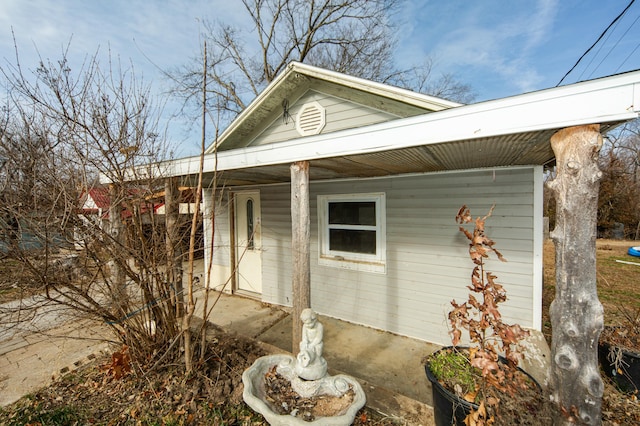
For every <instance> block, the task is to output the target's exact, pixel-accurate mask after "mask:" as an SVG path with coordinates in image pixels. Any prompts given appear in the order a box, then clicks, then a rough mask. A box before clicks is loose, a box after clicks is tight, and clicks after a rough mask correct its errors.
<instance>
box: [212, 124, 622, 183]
mask: <svg viewBox="0 0 640 426" xmlns="http://www.w3.org/2000/svg"><path fill="white" fill-rule="evenodd" d="M615 125H616V124H615V123H609V124H607V125H606V126H602V130H603V132H604V131H607V130H608V129H610V128H612V127H614V126H615ZM557 130H558V129H547V130H541V131H535V132H526V133H517V134H510V135H501V136H496V137H487V138H481V139H467V140H461V141H455V142H447V143H440V144H433V145H423V146H417V147H409V148H402V149H395V150H387V151H381V152H373V153H366V154H353V155H342V156H337V157H332V158H321V159H316V160H310V161H309V164H310V167H309V179H310V180H329V179H345V178H367V177H380V176H390V175H396V174H406V173H428V172H439V171H446V170H463V169H476V168H488V167H506V166H520V165H547V164H552V163H553V162H554V154H553V150H552V149H551V144H550V142H549V141H550V138H551V136H552V135H553V134H554V133H555V132H556V131H557ZM289 167H290V163H286V164H277V165H267V166H258V167H253V168H251V169H237V170H225V171H223V172H219V175H218V181H219V182H220V183H222V182H224V185H226V186H244V185H256V184H273V183H288V182H290V180H291V173H290V170H289Z"/></svg>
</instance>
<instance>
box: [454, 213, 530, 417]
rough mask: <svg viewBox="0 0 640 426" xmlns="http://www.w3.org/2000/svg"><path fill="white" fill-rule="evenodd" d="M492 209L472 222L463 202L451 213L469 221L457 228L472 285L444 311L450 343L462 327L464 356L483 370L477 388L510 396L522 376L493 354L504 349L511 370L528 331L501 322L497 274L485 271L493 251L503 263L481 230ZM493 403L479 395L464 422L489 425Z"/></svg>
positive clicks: (501, 298)
mask: <svg viewBox="0 0 640 426" xmlns="http://www.w3.org/2000/svg"><path fill="white" fill-rule="evenodd" d="M494 207H495V206H492V207H491V209H490V210H489V212H488V213H487V214H486V215H485V216H484V217H478V218H476V219H475V220H474V219H473V218H472V216H471V211H470V210H469V208H468V207H467V206H466V205H465V206H462V207H461V208H460V210H459V211H458V214H457V215H456V223H458V224H460V225H464V224H468V223H474V228H473V230H472V231H469V230H467V229H466V228H464V227H462V226H460V228H459V229H460V232H462V233H463V234H464V235H465V236H466V237H467V239H468V240H469V257H470V258H471V261H472V262H473V263H474V264H475V267H474V268H473V270H472V273H471V285H470V286H468V288H469V290H470V291H471V292H472V293H470V294H469V297H468V300H467V301H465V302H463V303H460V304H459V303H456V301H455V300H453V301H451V306H452V307H453V309H452V310H451V311H450V312H449V316H448V318H449V323H450V325H451V334H452V342H453V344H454V345H458V344H459V343H460V341H461V339H462V330H467V332H468V333H469V339H470V341H471V343H472V345H473V346H472V347H471V348H470V349H469V360H470V363H471V365H472V366H473V367H475V368H478V369H479V370H480V371H481V372H482V380H483V382H484V385H481V386H479V387H478V389H477V391H478V392H480V393H481V394H482V393H484V392H485V389H486V386H487V385H488V386H491V387H493V388H495V389H497V390H499V391H501V392H508V393H510V394H511V395H513V394H514V393H515V392H517V390H518V389H520V388H521V387H522V385H523V383H522V379H519V377H520V376H519V375H514V374H512V373H511V372H510V370H509V369H505V368H502V366H500V365H499V362H500V361H499V356H498V354H499V353H503V354H504V356H505V358H506V359H507V363H508V364H509V366H510V367H513V368H512V369H511V370H515V367H516V366H517V365H518V362H519V361H520V360H521V359H522V358H523V354H522V352H521V351H520V347H519V346H518V343H519V342H520V341H521V340H522V339H523V338H524V337H526V336H528V334H529V332H528V331H527V330H524V329H522V328H521V327H520V326H519V325H517V324H515V325H509V324H505V323H504V322H502V314H501V313H500V308H499V304H500V303H502V302H504V301H506V300H507V295H506V291H505V289H504V287H503V286H502V285H500V284H498V283H497V282H496V279H497V278H498V277H497V276H496V275H494V274H493V273H491V272H489V271H485V269H484V268H485V260H486V259H488V258H489V256H490V255H491V254H492V253H493V254H494V255H495V256H496V257H497V258H498V259H499V260H501V261H503V262H506V259H505V258H504V257H503V256H502V254H501V253H500V252H499V251H498V250H496V249H495V248H494V245H495V242H494V241H493V240H491V239H490V238H489V237H487V236H486V234H485V222H486V220H487V219H488V218H489V217H490V216H491V214H492V213H493V209H494ZM474 396H475V395H474ZM485 396H486V395H485ZM494 399H495V398H494ZM485 404H486V405H485ZM497 404H498V401H497V400H495V401H494V400H491V401H488V400H487V399H486V398H482V403H481V404H480V406H479V408H478V410H477V411H474V412H472V413H471V414H470V415H469V417H467V419H466V422H467V425H474V426H480V425H490V424H492V423H493V422H494V419H493V415H492V414H491V413H492V412H493V411H494V410H493V407H494V406H496V405H497Z"/></svg>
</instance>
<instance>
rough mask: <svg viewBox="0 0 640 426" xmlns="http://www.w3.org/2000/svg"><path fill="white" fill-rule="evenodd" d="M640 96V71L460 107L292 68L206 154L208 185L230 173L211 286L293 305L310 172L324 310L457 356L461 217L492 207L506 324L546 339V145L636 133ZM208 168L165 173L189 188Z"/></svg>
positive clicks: (173, 166) (207, 199) (462, 273)
mask: <svg viewBox="0 0 640 426" xmlns="http://www.w3.org/2000/svg"><path fill="white" fill-rule="evenodd" d="M638 87H640V73H638V72H635V73H628V74H623V75H618V76H613V77H608V78H604V79H599V80H594V81H588V82H583V83H578V84H574V85H570V86H564V87H558V88H553V89H549V90H544V91H539V92H534V93H528V94H523V95H520V96H514V97H510V98H505V99H498V100H494V101H488V102H482V103H478V104H474V105H465V106H463V105H459V104H456V103H453V102H449V101H445V100H442V99H437V98H433V97H430V96H426V95H421V94H418V93H413V92H410V91H407V90H402V89H398V88H395V87H390V86H387V85H383V84H379V83H375V82H371V81H367V80H363V79H359V78H354V77H350V76H346V75H343V74H340V73H336V72H331V71H327V70H323V69H319V68H315V67H311V66H308V65H303V64H299V63H292V64H290V65H289V66H288V67H287V69H286V71H284V72H283V73H282V74H281V75H279V76H278V78H277V79H276V80H275V81H273V82H272V83H271V84H270V85H269V86H268V87H267V88H266V89H265V90H264V92H262V93H261V94H260V95H259V96H258V97H257V98H256V99H255V100H254V101H253V102H252V103H251V104H250V105H249V107H248V108H247V109H246V110H245V111H244V112H242V114H240V115H239V116H238V117H237V118H236V120H235V121H233V122H232V123H231V125H230V126H229V128H227V129H226V130H225V131H224V133H222V135H221V136H220V138H219V140H218V141H217V145H215V146H212V147H210V148H209V149H208V151H207V155H206V158H205V175H206V176H205V178H206V181H208V182H211V181H212V179H211V176H212V174H213V173H214V172H215V171H216V170H217V171H218V173H219V174H218V178H217V181H218V188H217V189H214V188H209V189H207V190H205V193H204V203H205V217H210V214H211V212H212V211H213V212H214V213H215V221H214V222H212V221H209V220H205V222H204V223H205V232H204V234H205V238H209V236H210V235H211V229H210V227H211V223H215V227H216V229H215V244H214V245H213V246H214V247H213V249H214V253H213V265H212V271H213V276H212V278H211V282H210V285H211V286H213V287H217V288H222V287H221V285H222V283H225V282H226V281H227V278H228V277H229V276H231V275H233V276H232V285H231V287H230V288H229V287H228V286H227V287H226V288H225V290H226V291H233V292H237V293H242V294H245V295H250V296H253V297H256V298H259V299H260V300H263V301H265V302H269V303H274V304H280V305H291V303H292V284H291V283H292V253H291V240H292V223H291V222H292V219H291V200H292V197H296V196H297V195H298V188H295V187H292V185H291V170H290V166H291V164H293V163H296V162H302V161H304V162H308V164H309V176H310V178H309V180H310V184H309V190H310V209H309V213H310V220H311V236H310V239H311V265H310V275H311V305H312V307H313V308H314V309H315V310H316V311H318V312H320V313H322V314H325V315H329V316H332V317H336V318H340V319H343V320H347V321H352V322H355V323H359V324H365V325H368V326H371V327H375V328H378V329H382V330H388V331H391V332H394V333H398V334H402V335H407V336H411V337H414V338H419V339H424V340H428V341H432V342H436V343H446V342H448V341H450V339H449V337H448V334H447V321H446V313H447V312H448V310H449V308H450V304H449V302H450V301H451V300H452V299H454V298H455V299H456V300H458V301H460V300H463V299H466V295H467V292H468V290H467V288H466V286H467V285H468V284H469V277H470V273H471V267H472V264H471V261H470V260H469V258H468V253H467V252H468V242H467V241H466V239H465V238H464V236H462V235H461V234H460V232H459V230H458V225H457V224H456V223H455V220H454V217H455V215H456V213H457V211H458V209H459V208H460V207H461V206H462V205H463V204H466V205H468V206H470V207H471V211H472V213H473V214H474V215H475V216H482V215H484V214H485V213H487V211H488V210H489V208H490V207H491V206H492V205H495V206H496V207H495V210H494V213H493V217H491V218H490V219H489V220H488V230H487V233H488V235H489V236H490V237H491V238H492V239H494V240H495V241H496V247H497V248H498V249H499V250H500V251H501V252H502V254H503V255H504V256H505V257H506V259H507V260H508V261H507V262H506V263H501V262H493V263H491V265H490V268H491V271H493V272H494V273H495V274H496V275H497V276H498V281H499V282H500V283H501V284H503V285H504V287H505V288H506V290H507V292H508V301H507V302H506V303H505V307H504V309H503V310H502V312H503V314H504V316H505V317H506V318H505V319H506V320H507V321H508V322H518V323H520V324H521V325H523V326H526V327H530V328H534V329H540V327H541V318H542V245H543V217H542V189H543V188H542V185H543V167H544V166H545V165H552V164H553V162H554V154H553V151H552V149H551V146H550V143H549V139H550V137H551V135H553V134H554V133H555V132H556V131H557V130H559V129H561V128H565V127H568V126H574V125H582V124H592V123H599V124H601V125H602V127H601V130H602V131H603V132H604V131H607V130H609V129H610V128H612V127H613V126H616V125H618V124H620V123H622V122H624V121H627V120H631V119H633V118H636V117H637V116H638V109H639V108H640V99H639V97H640V94H639V93H638V92H640V91H639V90H638ZM216 148H217V153H215V154H214V150H215V149H216ZM198 161H199V159H198V158H196V157H193V158H186V159H180V160H175V161H171V162H167V163H164V165H163V166H164V168H163V170H166V171H167V174H168V175H172V176H192V175H194V174H196V173H197V170H198ZM214 194H215V197H214ZM213 200H216V201H215V202H214V201H213ZM214 204H215V205H214ZM211 246H212V245H211V242H210V241H209V242H207V243H206V246H205V247H206V249H207V250H209V249H211ZM204 258H205V262H207V263H208V262H209V256H208V255H205V256H204ZM205 270H206V268H205Z"/></svg>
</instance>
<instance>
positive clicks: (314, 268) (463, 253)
mask: <svg viewBox="0 0 640 426" xmlns="http://www.w3.org/2000/svg"><path fill="white" fill-rule="evenodd" d="M538 173H541V172H540V169H539V168H533V167H523V168H515V169H495V170H481V171H472V172H456V173H441V174H430V175H414V176H405V177H394V178H385V179H368V180H352V181H341V182H326V183H312V184H311V186H310V188H311V230H312V241H311V287H312V289H311V290H312V295H311V300H312V307H313V308H314V309H315V310H317V311H318V312H320V313H323V314H326V315H330V316H333V317H337V318H340V319H344V320H347V321H352V322H356V323H361V324H365V325H368V326H372V327H375V328H380V329H384V330H388V331H392V332H395V333H399V334H403V335H407V336H411V337H416V338H420V339H424V340H428V341H433V342H436V343H442V344H445V343H448V342H449V336H448V335H447V322H446V313H447V312H448V310H449V308H450V304H449V302H450V301H451V300H452V299H454V298H455V299H456V300H457V301H458V302H460V301H462V300H463V299H466V296H467V293H468V291H467V289H466V286H467V285H468V284H469V277H470V274H471V269H472V266H473V264H472V263H471V261H470V260H469V258H468V252H467V248H468V242H467V240H466V238H465V237H464V236H463V235H462V234H461V233H460V231H459V230H458V225H457V224H456V223H455V220H454V218H455V214H456V213H457V211H458V209H459V208H460V207H461V206H462V205H463V204H467V205H468V206H469V207H470V208H471V213H472V214H473V215H474V217H476V216H484V215H485V214H486V213H487V211H488V209H489V208H490V207H491V205H492V204H494V203H495V205H496V208H495V210H494V213H493V216H492V217H491V218H490V219H489V220H488V222H487V224H488V226H487V235H488V236H489V237H490V238H492V239H494V240H495V241H496V248H497V249H498V250H500V251H501V252H502V254H503V255H504V256H505V258H506V259H507V260H508V262H506V263H503V262H499V261H490V262H489V268H488V270H491V271H492V272H494V273H495V274H496V275H497V276H498V282H499V283H501V284H503V285H504V287H505V288H506V290H507V294H508V301H507V302H506V303H505V305H504V310H503V314H504V316H505V320H506V321H508V322H518V323H520V324H521V325H523V326H527V327H536V328H537V327H539V324H537V323H536V317H537V315H536V311H537V310H539V308H538V309H534V306H533V304H534V302H533V298H534V294H536V292H534V289H535V288H536V286H537V285H538V284H539V283H534V279H535V280H537V279H539V278H540V273H539V272H537V273H534V258H535V253H534V223H535V222H536V220H537V219H536V217H537V216H539V215H541V214H542V212H541V210H540V209H539V208H538V207H539V206H535V207H534V176H535V175H536V174H538ZM366 192H385V193H386V210H387V223H386V226H387V236H386V237H387V273H386V274H376V273H365V272H357V271H351V270H345V269H336V268H331V267H325V266H319V265H318V239H317V235H318V229H317V228H318V220H317V214H316V197H317V195H319V194H340V193H366ZM261 203H262V230H263V237H262V238H263V247H264V252H263V256H264V257H263V259H262V264H263V300H265V301H267V302H271V303H277V304H284V305H290V304H291V245H290V241H291V224H290V209H289V203H290V188H289V186H288V185H276V186H267V187H263V188H261ZM537 210H540V212H538V211H537ZM536 228H537V227H536Z"/></svg>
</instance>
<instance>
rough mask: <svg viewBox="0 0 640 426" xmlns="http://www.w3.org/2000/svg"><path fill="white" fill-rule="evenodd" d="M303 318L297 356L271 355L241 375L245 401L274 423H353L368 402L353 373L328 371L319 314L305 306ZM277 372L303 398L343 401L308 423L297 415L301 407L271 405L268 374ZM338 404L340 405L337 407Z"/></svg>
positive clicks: (287, 425)
mask: <svg viewBox="0 0 640 426" xmlns="http://www.w3.org/2000/svg"><path fill="white" fill-rule="evenodd" d="M300 319H301V320H302V324H303V325H302V340H301V341H300V344H299V349H300V352H299V353H298V355H297V356H296V357H295V358H294V357H293V356H291V355H283V354H281V355H268V356H263V357H261V358H258V359H257V360H256V361H255V362H254V363H253V365H252V366H251V367H250V368H248V369H247V370H246V371H245V372H244V373H243V374H242V382H243V383H244V392H243V394H242V397H243V399H244V401H245V402H246V403H247V404H248V405H249V406H250V407H251V408H253V409H254V410H255V411H257V412H259V413H260V414H262V415H263V416H264V417H265V419H266V420H267V421H268V422H269V424H271V425H284V426H291V425H318V426H327V425H345V426H346V425H350V424H351V423H352V422H353V419H354V418H355V415H356V413H357V412H358V410H359V409H360V408H362V407H363V406H364V404H365V402H366V397H365V395H364V391H363V390H362V387H361V386H360V384H359V383H358V382H357V381H356V380H355V379H354V378H353V377H350V376H346V375H343V374H340V375H337V376H330V375H328V374H327V361H326V360H325V359H324V358H323V357H322V351H323V349H324V341H323V337H324V328H323V326H322V324H321V323H320V322H319V321H318V315H317V314H316V313H315V312H314V311H313V310H311V309H308V308H307V309H304V310H303V311H302V313H301V314H300ZM274 374H277V375H278V376H279V377H281V378H283V379H284V380H286V381H288V382H289V383H290V385H291V387H290V389H292V390H293V392H295V393H296V394H297V395H299V396H300V397H302V398H311V399H313V398H316V397H321V398H327V397H333V398H338V399H339V400H340V404H341V405H339V408H337V411H336V412H335V413H333V414H330V415H327V414H323V415H322V417H318V418H316V419H315V420H314V421H311V422H308V421H305V420H302V419H301V418H298V417H297V415H299V413H298V409H297V408H293V407H286V410H285V412H286V413H289V414H288V415H286V414H282V408H283V407H275V406H274V405H272V401H273V400H274V399H273V398H267V397H266V390H265V376H266V375H274ZM337 407H338V406H337Z"/></svg>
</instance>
